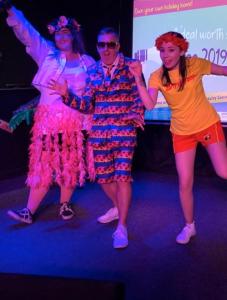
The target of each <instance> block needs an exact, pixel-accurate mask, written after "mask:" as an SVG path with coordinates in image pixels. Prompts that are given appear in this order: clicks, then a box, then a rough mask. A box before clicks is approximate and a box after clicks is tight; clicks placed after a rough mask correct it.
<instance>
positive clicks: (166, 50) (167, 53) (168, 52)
mask: <svg viewBox="0 0 227 300" xmlns="http://www.w3.org/2000/svg"><path fill="white" fill-rule="evenodd" d="M159 51H160V57H161V60H162V62H163V65H164V66H165V67H166V68H167V69H168V70H174V69H178V68H179V63H180V57H181V56H183V55H184V54H185V52H184V51H182V50H181V48H180V47H178V46H176V45H174V44H173V43H171V42H167V43H166V42H163V43H162V45H161V47H160V49H159Z"/></svg>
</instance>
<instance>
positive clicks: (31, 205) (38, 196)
mask: <svg viewBox="0 0 227 300" xmlns="http://www.w3.org/2000/svg"><path fill="white" fill-rule="evenodd" d="M48 189H49V188H48V187H40V188H31V189H30V192H29V197H28V203H27V208H28V209H29V210H30V212H31V213H32V214H34V213H35V212H36V210H37V209H38V207H39V205H40V203H41V201H42V200H43V198H44V197H45V195H46V193H47V192H48Z"/></svg>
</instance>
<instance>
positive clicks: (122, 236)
mask: <svg viewBox="0 0 227 300" xmlns="http://www.w3.org/2000/svg"><path fill="white" fill-rule="evenodd" d="M127 246H128V232H127V228H126V227H125V226H123V225H120V226H118V228H117V230H116V231H115V232H114V234H113V247H114V248H115V249H120V248H125V247H127Z"/></svg>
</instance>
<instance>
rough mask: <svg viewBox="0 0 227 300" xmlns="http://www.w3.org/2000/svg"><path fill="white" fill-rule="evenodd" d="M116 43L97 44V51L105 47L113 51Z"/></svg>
mask: <svg viewBox="0 0 227 300" xmlns="http://www.w3.org/2000/svg"><path fill="white" fill-rule="evenodd" d="M117 45H118V43H117V42H97V47H98V48H99V49H104V48H105V47H107V48H109V49H115V48H116V47H117Z"/></svg>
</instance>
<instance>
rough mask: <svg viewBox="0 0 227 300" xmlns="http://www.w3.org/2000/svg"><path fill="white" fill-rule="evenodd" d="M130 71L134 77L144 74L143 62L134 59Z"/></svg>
mask: <svg viewBox="0 0 227 300" xmlns="http://www.w3.org/2000/svg"><path fill="white" fill-rule="evenodd" d="M129 71H130V72H131V73H132V75H134V77H141V76H142V64H141V62H140V61H138V60H137V61H133V62H131V63H130V65H129Z"/></svg>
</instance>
